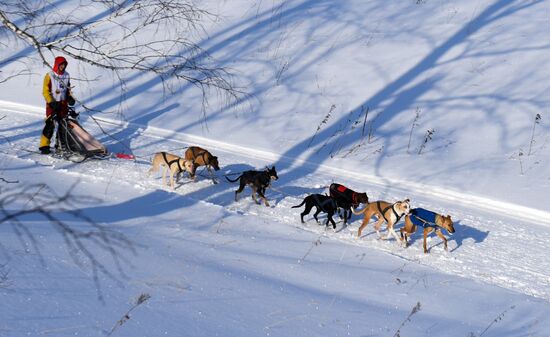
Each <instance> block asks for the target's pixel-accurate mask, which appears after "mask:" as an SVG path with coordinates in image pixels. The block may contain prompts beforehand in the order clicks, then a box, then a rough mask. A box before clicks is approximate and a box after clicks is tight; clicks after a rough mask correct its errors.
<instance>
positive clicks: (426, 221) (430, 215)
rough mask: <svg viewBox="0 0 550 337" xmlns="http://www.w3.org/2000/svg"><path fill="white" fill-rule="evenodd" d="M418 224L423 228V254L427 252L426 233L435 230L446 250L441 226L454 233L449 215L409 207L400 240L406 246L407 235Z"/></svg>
mask: <svg viewBox="0 0 550 337" xmlns="http://www.w3.org/2000/svg"><path fill="white" fill-rule="evenodd" d="M417 226H420V227H422V228H424V254H426V253H428V249H427V247H426V238H427V237H428V234H430V233H431V232H433V231H435V234H437V236H439V237H440V238H441V240H443V242H444V244H445V250H447V238H445V236H444V235H443V233H441V228H444V229H445V230H447V232H449V233H454V232H455V228H454V225H453V220H451V216H450V215H447V216H443V215H440V214H437V213H434V212H431V211H428V210H426V209H423V208H414V209H411V211H410V213H409V214H408V215H407V216H406V217H405V227H403V228H401V229H400V231H401V241H404V242H405V247H407V239H408V237H409V236H410V235H411V234H412V233H414V232H416V227H417Z"/></svg>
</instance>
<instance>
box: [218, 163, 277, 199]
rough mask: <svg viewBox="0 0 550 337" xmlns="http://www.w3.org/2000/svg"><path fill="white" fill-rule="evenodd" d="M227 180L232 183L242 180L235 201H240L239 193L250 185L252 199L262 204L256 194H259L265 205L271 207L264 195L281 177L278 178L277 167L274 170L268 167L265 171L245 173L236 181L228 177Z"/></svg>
mask: <svg viewBox="0 0 550 337" xmlns="http://www.w3.org/2000/svg"><path fill="white" fill-rule="evenodd" d="M225 179H227V180H228V181H229V182H232V183H234V182H236V181H237V180H239V179H240V181H239V183H240V186H239V189H238V190H236V191H235V201H237V200H238V196H239V193H241V192H242V191H243V189H244V187H245V186H246V185H249V186H250V188H252V199H254V201H255V202H256V203H257V204H260V202H259V201H258V199H256V193H258V195H259V196H260V198H262V199H263V201H264V202H265V205H266V206H268V207H269V203H268V202H267V199H266V197H265V195H264V194H265V189H266V188H268V187H269V186H270V185H271V180H277V179H279V177H278V176H277V171H275V166H273V167H272V168H267V167H266V168H265V170H264V171H253V170H250V171H244V172H243V174H241V175H240V176H239V177H238V178H237V179H235V180H231V179H229V178H227V177H225Z"/></svg>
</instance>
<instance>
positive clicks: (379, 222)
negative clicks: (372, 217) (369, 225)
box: [374, 217, 389, 240]
mask: <svg viewBox="0 0 550 337" xmlns="http://www.w3.org/2000/svg"><path fill="white" fill-rule="evenodd" d="M384 221H385V220H384V219H383V218H378V217H377V218H376V222H375V223H374V230H375V231H376V234H378V238H379V239H382V240H386V239H387V238H388V237H387V236H386V237H382V235H380V227H381V226H382V223H383V222H384ZM388 235H389V234H388Z"/></svg>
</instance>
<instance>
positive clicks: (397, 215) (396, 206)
mask: <svg viewBox="0 0 550 337" xmlns="http://www.w3.org/2000/svg"><path fill="white" fill-rule="evenodd" d="M410 209H411V206H410V204H409V199H405V200H403V201H398V202H395V203H393V204H392V203H389V202H387V201H375V202H373V203H368V204H367V206H366V207H365V208H363V209H362V210H361V211H359V212H356V211H355V210H354V209H353V208H352V212H353V214H355V215H359V214H365V216H364V217H363V223H362V224H361V226H360V227H359V230H358V231H357V237H358V238H360V237H361V233H362V232H363V229H364V228H365V227H366V226H367V224H368V223H369V221H370V219H371V218H372V217H373V216H374V217H375V218H376V219H377V221H376V223H375V224H374V229H375V230H376V233H377V234H378V236H379V237H380V226H381V225H382V223H383V222H386V223H387V226H388V234H387V235H386V237H385V238H383V239H384V240H387V239H389V237H390V235H393V237H394V238H395V239H396V240H398V241H399V237H398V236H397V233H395V231H394V230H393V225H395V224H396V223H398V222H399V220H400V219H401V217H402V216H403V215H407V214H408V213H409V211H410Z"/></svg>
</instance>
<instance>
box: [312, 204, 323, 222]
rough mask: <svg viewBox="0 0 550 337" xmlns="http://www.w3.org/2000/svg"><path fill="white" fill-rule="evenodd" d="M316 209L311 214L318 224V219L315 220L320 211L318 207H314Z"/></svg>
mask: <svg viewBox="0 0 550 337" xmlns="http://www.w3.org/2000/svg"><path fill="white" fill-rule="evenodd" d="M316 208H317V211H316V212H315V213H314V214H313V217H314V218H315V221H317V223H319V219H318V218H317V215H319V213H321V209H320V208H319V207H316Z"/></svg>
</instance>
